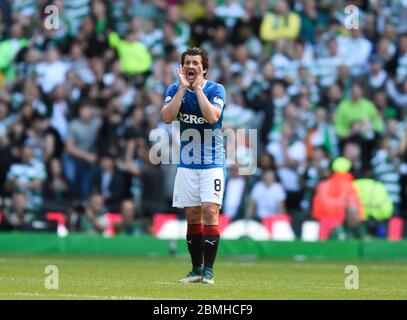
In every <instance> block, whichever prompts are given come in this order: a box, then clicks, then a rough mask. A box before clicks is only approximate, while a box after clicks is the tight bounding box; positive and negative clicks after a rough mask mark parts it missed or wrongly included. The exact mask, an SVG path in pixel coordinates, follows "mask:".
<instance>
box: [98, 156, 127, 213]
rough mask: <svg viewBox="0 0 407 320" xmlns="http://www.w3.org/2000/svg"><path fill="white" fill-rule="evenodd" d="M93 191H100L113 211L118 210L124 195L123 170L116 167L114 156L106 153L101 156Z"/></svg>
mask: <svg viewBox="0 0 407 320" xmlns="http://www.w3.org/2000/svg"><path fill="white" fill-rule="evenodd" d="M93 191H94V192H96V193H99V194H100V195H101V196H102V197H103V200H104V202H105V204H106V206H107V207H108V209H109V210H110V211H112V212H114V211H118V210H119V207H120V203H121V201H122V199H123V196H124V179H123V175H122V172H121V171H120V170H118V169H117V168H116V165H115V161H114V157H113V156H112V155H109V154H105V155H103V156H102V157H101V158H100V161H99V168H98V171H97V172H96V174H95V177H94V179H93Z"/></svg>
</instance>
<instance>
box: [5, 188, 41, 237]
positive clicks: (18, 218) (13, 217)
mask: <svg viewBox="0 0 407 320" xmlns="http://www.w3.org/2000/svg"><path fill="white" fill-rule="evenodd" d="M27 205H28V204H27V197H26V195H25V194H24V193H22V192H20V191H15V192H13V193H12V195H11V202H10V205H9V206H6V207H5V208H3V219H2V221H1V224H0V230H20V231H21V230H27V229H29V228H30V224H31V222H32V220H33V219H34V216H35V215H34V213H33V212H32V211H30V210H29V209H28V207H27Z"/></svg>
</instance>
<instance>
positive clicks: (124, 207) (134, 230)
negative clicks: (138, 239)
mask: <svg viewBox="0 0 407 320" xmlns="http://www.w3.org/2000/svg"><path fill="white" fill-rule="evenodd" d="M120 213H121V214H122V216H123V220H122V221H121V222H119V223H117V224H116V226H115V229H116V232H117V233H124V234H127V235H131V236H140V235H143V234H145V233H146V232H147V230H146V229H145V228H146V226H145V224H144V223H145V221H143V220H142V219H141V217H140V214H139V213H138V211H137V210H136V207H135V205H134V202H133V200H131V199H126V200H123V202H122V203H121V207H120Z"/></svg>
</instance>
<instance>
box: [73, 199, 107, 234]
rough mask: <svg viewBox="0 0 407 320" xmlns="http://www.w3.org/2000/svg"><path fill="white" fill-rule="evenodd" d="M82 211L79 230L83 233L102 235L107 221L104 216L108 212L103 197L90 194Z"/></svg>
mask: <svg viewBox="0 0 407 320" xmlns="http://www.w3.org/2000/svg"><path fill="white" fill-rule="evenodd" d="M83 209H84V211H83V212H81V214H80V216H79V221H78V224H79V230H80V232H83V233H88V234H94V233H104V232H105V231H106V230H107V220H106V219H105V217H104V215H105V214H106V213H107V212H108V210H107V209H106V207H105V203H104V201H103V197H102V196H101V195H100V194H98V193H94V194H92V195H91V196H90V197H89V199H88V200H87V203H86V204H85V206H84V208H83Z"/></svg>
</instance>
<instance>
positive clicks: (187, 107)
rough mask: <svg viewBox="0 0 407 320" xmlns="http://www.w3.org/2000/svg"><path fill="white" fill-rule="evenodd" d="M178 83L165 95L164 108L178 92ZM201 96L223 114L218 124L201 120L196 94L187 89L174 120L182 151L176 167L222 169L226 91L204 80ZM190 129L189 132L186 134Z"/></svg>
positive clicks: (202, 118)
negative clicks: (178, 124) (178, 131)
mask: <svg viewBox="0 0 407 320" xmlns="http://www.w3.org/2000/svg"><path fill="white" fill-rule="evenodd" d="M178 87H179V85H178V84H177V83H173V84H171V85H170V86H169V87H168V89H167V92H166V95H165V101H164V106H165V105H167V104H168V103H169V102H170V101H171V99H172V98H173V97H174V96H175V94H176V93H177V91H178ZM203 92H204V94H205V96H206V97H207V98H208V100H209V102H210V103H211V104H212V105H213V106H214V108H220V109H221V110H222V113H221V116H220V117H219V120H218V122H216V123H215V124H213V125H211V124H209V123H208V121H207V120H206V119H205V118H204V116H203V115H202V112H201V108H200V107H199V104H198V98H197V97H196V93H195V92H194V91H193V90H191V89H189V88H188V89H187V91H186V92H185V95H184V97H183V99H182V103H181V107H180V109H179V112H178V115H177V120H178V121H179V122H180V135H181V148H180V152H181V154H180V164H179V167H182V168H191V169H209V168H220V167H221V168H223V167H225V150H224V145H223V133H222V119H223V109H224V107H225V105H226V92H225V88H224V87H223V86H222V85H220V84H218V83H216V82H213V81H209V80H205V83H204V86H203ZM189 129H192V130H189Z"/></svg>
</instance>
